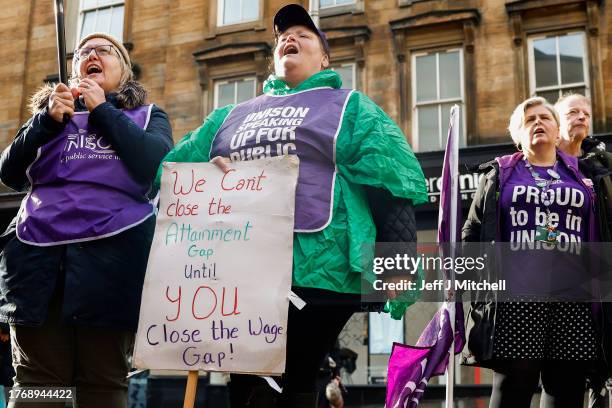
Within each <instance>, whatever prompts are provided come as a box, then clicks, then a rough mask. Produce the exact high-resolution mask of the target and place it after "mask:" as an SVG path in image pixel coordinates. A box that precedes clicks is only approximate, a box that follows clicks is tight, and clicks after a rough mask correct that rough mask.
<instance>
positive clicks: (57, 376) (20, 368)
mask: <svg viewBox="0 0 612 408" xmlns="http://www.w3.org/2000/svg"><path fill="white" fill-rule="evenodd" d="M60 308H61V301H60V297H59V295H58V294H56V295H55V296H54V297H53V299H52V301H51V305H50V306H49V317H48V319H47V321H46V322H45V324H44V325H43V326H42V327H24V326H15V325H11V344H12V351H13V367H14V368H15V373H16V375H15V386H21V387H53V386H55V387H76V403H77V406H78V408H126V407H127V388H128V380H127V378H126V376H127V374H128V371H129V368H130V365H129V362H128V355H129V353H130V352H131V348H132V346H133V342H134V333H133V332H131V331H128V330H113V329H99V328H86V327H72V326H65V325H62V324H61V323H60V321H59V320H60V319H59V315H60ZM64 405H65V404H64V403H63V402H59V403H31V402H11V403H10V404H9V408H39V407H40V408H63V407H64Z"/></svg>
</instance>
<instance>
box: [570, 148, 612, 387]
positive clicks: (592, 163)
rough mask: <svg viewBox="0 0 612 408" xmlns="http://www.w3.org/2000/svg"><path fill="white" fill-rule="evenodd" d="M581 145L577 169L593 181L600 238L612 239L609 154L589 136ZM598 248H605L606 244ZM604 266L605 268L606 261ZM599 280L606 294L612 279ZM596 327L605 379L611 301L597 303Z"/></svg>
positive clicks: (610, 352) (611, 339) (611, 366)
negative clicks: (598, 311) (599, 306)
mask: <svg viewBox="0 0 612 408" xmlns="http://www.w3.org/2000/svg"><path fill="white" fill-rule="evenodd" d="M581 148H582V151H583V154H582V155H581V156H580V157H579V158H578V165H579V166H580V171H581V172H582V173H583V174H584V175H585V176H586V177H588V178H590V179H591V180H593V186H594V187H595V194H596V195H597V208H598V211H599V214H598V215H599V216H598V220H599V233H600V236H601V241H602V242H612V153H609V152H607V151H606V146H605V144H604V143H603V142H600V141H598V140H596V139H593V138H590V137H589V138H586V139H584V140H583V141H582V145H581ZM608 245H609V244H608ZM602 248H603V250H604V251H605V250H606V249H607V246H606V247H602ZM608 258H609V257H608ZM606 268H607V269H609V264H608V265H607V266H606ZM602 283H603V285H602V286H605V288H604V290H605V291H607V293H608V294H609V293H610V290H611V289H612V282H609V280H606V281H604V282H602ZM608 298H609V295H608ZM597 327H598V329H599V330H600V334H601V337H602V347H603V350H604V360H605V363H606V367H605V368H607V371H606V372H605V373H603V377H604V378H606V377H610V376H612V303H610V302H604V303H602V304H601V310H600V314H599V315H598V316H597Z"/></svg>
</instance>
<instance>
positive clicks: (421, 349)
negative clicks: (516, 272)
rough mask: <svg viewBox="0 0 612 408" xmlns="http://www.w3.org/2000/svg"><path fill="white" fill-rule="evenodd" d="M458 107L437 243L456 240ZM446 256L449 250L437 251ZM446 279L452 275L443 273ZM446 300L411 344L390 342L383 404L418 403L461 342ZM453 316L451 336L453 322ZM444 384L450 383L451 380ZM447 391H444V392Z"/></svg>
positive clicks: (454, 309) (459, 325) (395, 407)
mask: <svg viewBox="0 0 612 408" xmlns="http://www.w3.org/2000/svg"><path fill="white" fill-rule="evenodd" d="M458 147H459V108H458V107H457V106H454V107H453V108H452V110H451V120H450V126H449V129H448V142H447V145H446V152H445V154H444V165H443V167H442V190H441V193H440V210H439V217H438V243H439V244H445V243H450V244H451V245H445V246H444V247H445V248H449V247H450V248H453V247H454V245H453V244H454V243H455V242H457V240H458V232H459V229H458V223H459V221H460V220H461V217H460V214H459V212H460V209H461V207H460V204H459V203H460V201H459V188H458V180H459V169H458V168H459V166H458V157H459V149H458ZM440 255H442V256H449V254H440ZM445 278H446V279H449V278H450V279H453V277H452V275H451V274H447V273H445ZM446 299H447V301H446V302H445V303H444V304H443V306H442V307H441V308H440V309H439V310H438V311H437V312H436V314H435V315H434V317H433V318H432V319H431V321H430V322H429V324H428V325H427V327H426V328H425V330H424V331H423V333H422V334H421V336H420V337H419V339H418V341H417V344H416V345H415V346H409V345H403V344H399V343H394V344H393V349H392V350H391V357H390V358H389V366H388V372H387V399H386V403H385V407H386V408H414V407H416V406H417V405H418V404H419V401H420V399H421V397H422V396H423V393H424V391H425V387H426V386H427V383H428V382H429V380H430V378H431V377H433V376H437V375H442V374H444V372H445V371H446V367H447V366H448V362H449V355H450V350H451V346H452V344H453V340H454V345H455V347H454V353H455V354H457V353H460V352H461V350H462V349H463V346H464V345H465V329H464V317H463V307H462V304H461V302H456V301H454V293H453V292H451V293H447V296H446ZM453 319H454V323H455V324H454V326H455V330H454V336H453V324H452V321H453ZM447 386H451V387H452V383H451V384H448V385H447ZM447 395H448V394H447Z"/></svg>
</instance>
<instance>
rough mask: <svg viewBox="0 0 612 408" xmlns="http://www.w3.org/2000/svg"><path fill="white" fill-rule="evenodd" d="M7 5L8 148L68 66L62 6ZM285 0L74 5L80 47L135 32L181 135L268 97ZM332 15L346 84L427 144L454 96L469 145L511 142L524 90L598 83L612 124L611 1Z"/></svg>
mask: <svg viewBox="0 0 612 408" xmlns="http://www.w3.org/2000/svg"><path fill="white" fill-rule="evenodd" d="M3 3H4V5H5V7H4V8H3V9H4V13H3V15H2V16H0V27H1V28H0V30H2V34H3V36H2V38H3V44H2V46H1V48H0V57H1V58H2V61H4V64H2V66H1V67H0V70H1V74H2V75H1V76H0V78H1V79H0V93H1V94H2V95H3V96H5V97H6V99H7V100H8V101H9V102H8V103H5V104H4V105H3V106H2V107H0V145H2V146H4V145H6V144H7V143H8V142H9V141H10V140H11V139H12V137H13V136H14V134H15V132H16V131H17V129H18V127H19V126H20V124H21V123H23V122H24V121H25V120H26V119H27V118H28V116H29V112H28V111H27V100H28V97H29V96H30V95H31V94H32V93H33V92H34V90H35V89H36V88H37V87H39V86H40V85H41V84H42V83H43V81H45V80H46V79H53V78H54V77H56V75H57V74H56V72H57V61H56V51H55V41H54V19H53V11H52V7H51V5H50V4H49V3H48V2H44V1H41V0H30V1H21V2H9V1H8V0H4V1H3ZM286 3H288V2H287V1H285V0H179V1H176V0H146V1H145V0H66V13H67V18H66V27H67V30H66V35H67V41H68V46H67V48H68V50H72V49H73V48H74V45H75V44H76V40H77V37H79V36H80V35H82V34H84V33H86V32H88V31H91V30H92V29H102V30H106V31H111V32H114V33H116V34H119V35H120V36H122V37H123V41H124V42H125V43H126V44H127V45H128V46H129V49H130V50H131V56H132V58H133V61H134V62H135V63H136V64H137V66H138V71H139V76H140V80H141V81H142V82H143V83H144V84H145V85H146V86H147V87H148V88H149V89H150V91H151V94H150V95H151V98H150V99H151V100H152V101H154V102H155V103H157V104H159V105H160V106H162V107H163V108H164V109H166V111H167V112H168V114H169V116H170V118H171V120H172V126H173V130H174V135H175V139H178V138H180V137H181V136H182V135H184V134H185V133H186V132H187V131H189V130H191V129H194V128H196V127H197V126H199V124H201V122H202V119H203V117H204V116H205V115H206V114H207V113H209V112H210V111H211V110H212V109H213V107H214V106H216V105H215V104H219V103H223V102H225V101H230V100H234V99H235V98H237V99H238V100H240V98H241V97H242V98H245V97H248V96H252V94H254V93H256V92H261V88H262V84H263V81H264V80H265V79H266V77H267V76H268V74H269V58H270V53H271V48H272V47H273V35H272V30H271V27H270V26H271V21H272V18H273V15H274V12H275V11H276V10H277V9H278V8H279V7H281V6H282V5H283V4H286ZM302 3H303V4H304V6H306V7H307V6H308V2H307V1H302ZM320 16H321V18H320V22H321V27H322V29H323V30H324V31H326V32H327V35H328V37H329V40H330V45H331V51H332V62H333V64H334V66H335V67H336V68H338V69H340V70H341V71H342V74H343V77H345V78H346V79H345V82H349V83H350V82H353V84H352V85H353V87H355V88H357V89H359V90H361V91H363V92H365V93H366V94H368V95H369V96H370V97H371V98H373V99H374V100H375V101H376V102H377V103H378V104H380V105H381V106H382V107H383V108H384V109H385V111H386V112H387V113H388V114H389V115H390V116H391V117H392V118H393V119H395V120H396V121H397V122H398V123H399V124H400V126H401V127H402V129H403V130H404V131H405V133H406V135H407V137H408V139H409V141H410V142H411V143H412V145H413V147H414V148H415V150H416V151H428V150H437V149H439V148H440V145H441V137H443V136H444V135H445V129H444V128H445V126H446V122H445V119H446V116H447V115H448V113H447V112H446V111H447V109H446V108H447V107H448V106H450V104H452V103H459V104H460V105H461V106H462V107H463V126H464V127H463V129H464V130H463V137H464V140H463V142H464V145H466V146H472V145H480V144H487V143H495V142H502V141H507V140H508V139H507V137H506V132H505V128H506V124H507V120H508V117H509V114H510V112H511V111H512V109H513V108H514V106H516V104H517V103H519V102H520V101H521V100H522V99H524V98H525V97H527V96H529V95H532V94H535V93H538V94H544V95H546V96H548V97H549V98H551V99H555V97H554V95H555V94H558V93H559V90H560V89H561V90H567V89H574V90H580V91H586V93H588V94H589V95H590V96H591V98H592V100H593V110H594V112H593V113H594V115H593V122H594V123H593V125H594V131H595V132H596V133H606V132H610V131H611V130H612V56H611V55H610V48H611V47H610V45H611V44H612V8H611V7H610V6H609V5H606V4H605V2H603V1H600V0H518V1H516V0H515V1H506V0H321V9H320ZM69 56H70V54H69ZM347 76H348V77H347ZM245 81H246V82H245ZM232 89H233V90H234V95H231V93H232V92H231V91H232ZM228 95H229V96H228Z"/></svg>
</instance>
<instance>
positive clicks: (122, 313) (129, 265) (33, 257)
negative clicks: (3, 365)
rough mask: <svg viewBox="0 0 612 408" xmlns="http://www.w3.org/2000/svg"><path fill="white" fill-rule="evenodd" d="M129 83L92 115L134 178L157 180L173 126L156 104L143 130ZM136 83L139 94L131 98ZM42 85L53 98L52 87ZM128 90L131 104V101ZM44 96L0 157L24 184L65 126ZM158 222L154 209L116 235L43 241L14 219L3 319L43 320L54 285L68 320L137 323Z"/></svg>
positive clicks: (0, 288)
mask: <svg viewBox="0 0 612 408" xmlns="http://www.w3.org/2000/svg"><path fill="white" fill-rule="evenodd" d="M128 85H131V86H132V88H128V89H127V90H126V88H125V87H124V88H123V89H122V90H120V93H119V94H110V95H108V96H107V101H106V102H104V103H102V104H101V105H99V106H98V107H96V108H95V109H94V110H93V111H92V112H91V113H90V115H89V121H90V122H91V123H92V124H94V125H95V126H96V127H97V128H98V129H100V130H101V131H102V132H104V136H105V137H106V138H107V140H108V141H109V142H110V143H111V144H112V147H113V149H114V150H115V151H116V153H117V155H118V156H119V157H121V160H122V161H123V162H124V163H125V165H126V166H127V168H128V169H129V170H130V172H131V173H132V175H133V177H134V178H136V179H138V180H140V181H145V182H147V181H148V182H151V183H152V182H153V180H154V178H155V174H156V171H157V168H158V166H159V164H160V162H161V160H162V158H163V157H164V155H165V154H166V153H167V152H168V151H169V150H170V149H171V148H172V145H173V142H172V130H171V128H170V123H169V121H168V117H167V115H166V113H165V112H164V111H163V110H161V109H160V108H158V107H155V106H154V107H153V108H152V111H151V117H150V120H149V122H148V125H147V127H146V129H144V130H143V129H141V128H139V127H138V126H136V125H135V124H134V123H133V122H132V121H131V120H130V119H129V118H128V117H127V116H126V115H124V114H123V112H122V111H121V110H120V109H119V108H120V107H123V106H126V107H130V108H131V107H136V106H140V105H142V104H144V93H143V92H141V90H142V87H140V85H139V84H137V83H131V84H128ZM134 87H135V88H134ZM134 89H136V93H135V95H136V98H133V97H132V98H131V99H129V95H132V96H133V94H134V93H133V92H132V94H130V92H131V91H134ZM43 92H44V93H46V94H47V99H48V94H49V91H48V89H47V90H44V91H43ZM126 95H128V100H129V101H130V103H131V104H130V105H128V104H126V102H125V101H126ZM141 96H142V97H141ZM39 99H41V100H42V103H41V104H40V108H41V110H39V111H38V112H37V113H35V114H34V116H33V117H32V118H31V119H30V120H29V121H28V122H27V123H26V124H25V125H24V126H23V127H22V128H21V129H20V130H19V132H18V133H17V136H16V137H15V139H14V140H13V142H12V143H11V145H10V146H9V147H7V148H6V149H5V151H4V152H3V154H2V157H1V159H0V179H1V180H2V182H3V183H4V184H6V185H7V186H9V187H11V188H13V189H15V190H18V191H23V190H27V189H28V188H29V182H28V179H27V177H26V169H27V168H28V166H29V165H30V164H31V163H32V162H33V161H34V159H35V158H36V155H37V151H38V148H39V147H41V146H42V145H44V144H45V143H46V142H47V141H49V140H51V139H52V138H53V137H54V136H55V135H57V133H59V132H60V131H61V130H62V129H63V127H64V125H63V124H62V123H59V122H56V121H54V120H53V118H51V117H50V115H49V113H48V112H47V108H46V107H43V106H45V105H46V100H47V99H45V97H44V96H43V97H42V98H39ZM75 105H76V110H77V111H85V110H86V107H85V105H84V103H83V102H82V101H80V100H78V101H77V102H76V104H75ZM154 227H155V217H150V218H148V219H147V220H146V221H145V222H143V223H141V224H139V225H137V226H135V227H133V228H131V229H128V230H126V231H124V232H122V233H120V234H117V235H114V236H112V237H109V238H104V239H98V240H94V241H88V242H80V243H73V244H67V245H55V246H49V247H36V246H32V245H28V244H24V243H22V242H21V241H19V240H18V239H17V238H16V236H15V232H14V231H15V220H14V221H13V223H11V225H10V226H9V228H8V229H7V231H6V232H5V233H4V234H3V235H2V238H3V239H2V242H1V243H2V244H3V251H2V254H1V255H2V256H1V258H0V321H2V322H7V323H15V324H20V325H27V326H39V325H41V324H42V323H43V322H44V321H45V319H46V316H47V311H48V305H49V302H50V299H51V297H52V296H53V295H54V293H55V296H63V302H62V319H63V320H64V321H65V322H69V323H74V324H79V325H87V326H95V327H107V328H124V329H130V330H135V329H136V327H137V322H138V312H139V308H140V297H141V291H142V284H143V281H144V274H145V270H146V265H147V259H148V255H149V249H150V245H151V241H152V238H153V231H154Z"/></svg>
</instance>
